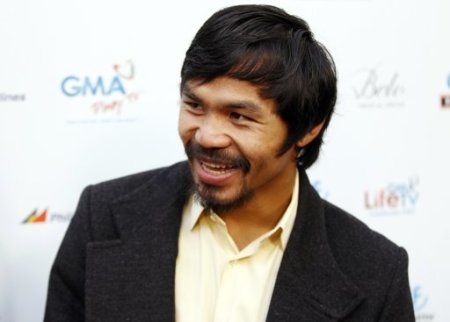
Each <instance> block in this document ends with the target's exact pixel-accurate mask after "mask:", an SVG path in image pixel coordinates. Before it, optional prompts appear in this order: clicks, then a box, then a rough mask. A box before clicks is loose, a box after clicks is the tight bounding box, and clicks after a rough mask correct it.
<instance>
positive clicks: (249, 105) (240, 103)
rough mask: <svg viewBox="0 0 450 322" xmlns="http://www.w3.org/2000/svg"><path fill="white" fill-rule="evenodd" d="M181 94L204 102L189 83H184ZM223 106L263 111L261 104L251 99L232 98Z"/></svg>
mask: <svg viewBox="0 0 450 322" xmlns="http://www.w3.org/2000/svg"><path fill="white" fill-rule="evenodd" d="M181 95H182V96H186V97H187V98H188V99H191V100H193V101H195V102H198V103H200V104H203V100H202V99H201V98H200V97H198V96H197V95H196V94H195V93H193V91H192V90H191V87H190V86H189V84H185V85H184V87H183V89H182V90H181ZM223 107H224V108H226V109H232V110H234V109H236V110H239V109H245V110H248V111H249V112H251V113H255V114H259V113H261V111H262V109H261V106H259V105H258V104H256V103H254V102H252V101H249V100H236V101H233V100H230V101H229V102H224V104H223Z"/></svg>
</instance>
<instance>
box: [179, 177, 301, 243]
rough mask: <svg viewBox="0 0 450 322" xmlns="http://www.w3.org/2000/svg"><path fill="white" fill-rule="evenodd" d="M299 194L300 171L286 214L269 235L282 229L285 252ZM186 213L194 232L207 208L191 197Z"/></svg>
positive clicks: (281, 239)
mask: <svg viewBox="0 0 450 322" xmlns="http://www.w3.org/2000/svg"><path fill="white" fill-rule="evenodd" d="M298 194H299V175H298V170H296V173H295V183H294V188H293V190H292V198H291V201H290V203H289V205H288V207H287V209H286V211H285V212H284V214H283V216H282V217H281V218H280V220H279V221H278V223H277V224H276V226H275V227H274V228H273V229H272V230H271V231H270V234H269V235H273V234H274V233H275V232H277V231H278V230H279V229H281V234H280V235H279V236H280V237H279V238H280V242H281V247H282V249H283V250H284V249H285V248H286V245H287V242H288V240H289V236H290V235H291V231H292V228H293V227H294V221H295V217H296V215H297V208H298ZM185 207H186V209H185V210H186V211H187V213H188V214H189V229H190V230H193V229H194V228H195V227H196V225H197V224H198V223H199V219H200V217H201V216H202V214H205V215H206V213H205V211H204V210H205V208H204V207H203V206H202V205H201V204H200V202H199V201H198V200H197V199H196V198H195V197H194V195H191V196H190V198H189V199H188V202H187V203H186V206H185Z"/></svg>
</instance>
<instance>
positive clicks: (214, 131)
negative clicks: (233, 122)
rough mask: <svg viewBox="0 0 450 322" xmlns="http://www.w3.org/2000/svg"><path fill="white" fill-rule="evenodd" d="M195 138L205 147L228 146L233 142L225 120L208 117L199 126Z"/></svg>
mask: <svg viewBox="0 0 450 322" xmlns="http://www.w3.org/2000/svg"><path fill="white" fill-rule="evenodd" d="M195 140H196V141H197V142H198V143H199V144H200V145H201V146H202V147H204V148H210V149H211V148H226V147H228V146H229V145H230V144H231V138H230V136H229V135H228V133H227V125H226V124H225V122H224V121H223V120H220V119H218V118H215V117H212V116H210V117H207V118H205V119H204V120H203V122H202V123H201V124H200V125H199V127H198V128H197V131H196V132H195Z"/></svg>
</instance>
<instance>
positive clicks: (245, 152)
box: [178, 77, 296, 213]
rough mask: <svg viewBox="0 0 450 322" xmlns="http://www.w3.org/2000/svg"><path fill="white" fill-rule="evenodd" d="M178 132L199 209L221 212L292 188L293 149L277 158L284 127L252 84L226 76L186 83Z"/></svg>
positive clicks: (272, 103)
mask: <svg viewBox="0 0 450 322" xmlns="http://www.w3.org/2000/svg"><path fill="white" fill-rule="evenodd" d="M178 130H179V134H180V137H181V139H182V141H183V144H184V147H185V150H186V154H187V156H188V158H189V162H190V166H191V171H192V176H193V179H194V182H195V185H196V192H197V195H198V196H199V197H200V199H201V201H202V203H203V205H204V206H205V207H208V208H212V209H213V210H214V211H216V212H218V213H222V212H227V211H230V210H232V209H235V208H238V207H239V206H242V205H243V204H244V203H246V202H261V201H264V200H270V199H271V198H273V196H274V195H276V194H278V193H281V192H282V191H285V190H286V189H292V186H291V185H290V184H289V183H291V182H292V177H293V176H294V174H295V168H296V162H295V148H294V147H291V148H290V149H289V150H288V151H287V152H286V153H284V154H283V155H281V156H279V155H278V153H279V150H280V148H281V146H282V144H283V143H284V140H285V139H286V137H287V126H286V124H285V123H284V122H283V121H282V120H281V119H280V117H279V116H278V115H277V114H276V103H275V101H274V100H273V99H264V98H262V97H261V96H260V95H259V94H258V87H256V86H255V85H253V84H251V83H249V82H246V81H240V80H236V79H233V78H229V77H218V78H215V79H213V80H212V81H210V82H208V83H204V84H202V83H201V82H200V81H196V80H191V81H188V82H187V83H186V85H185V87H184V88H183V89H182V97H181V109H180V117H179V125H178ZM266 197H267V198H266Z"/></svg>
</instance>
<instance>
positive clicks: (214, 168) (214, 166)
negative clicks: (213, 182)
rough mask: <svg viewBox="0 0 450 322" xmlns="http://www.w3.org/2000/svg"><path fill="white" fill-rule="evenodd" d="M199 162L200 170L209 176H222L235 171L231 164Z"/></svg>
mask: <svg viewBox="0 0 450 322" xmlns="http://www.w3.org/2000/svg"><path fill="white" fill-rule="evenodd" d="M199 162H200V166H201V167H202V169H203V170H204V171H205V172H207V173H209V174H211V175H223V174H226V173H228V172H230V171H233V170H235V169H237V167H236V166H235V165H232V164H222V163H213V162H207V161H201V160H199Z"/></svg>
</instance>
